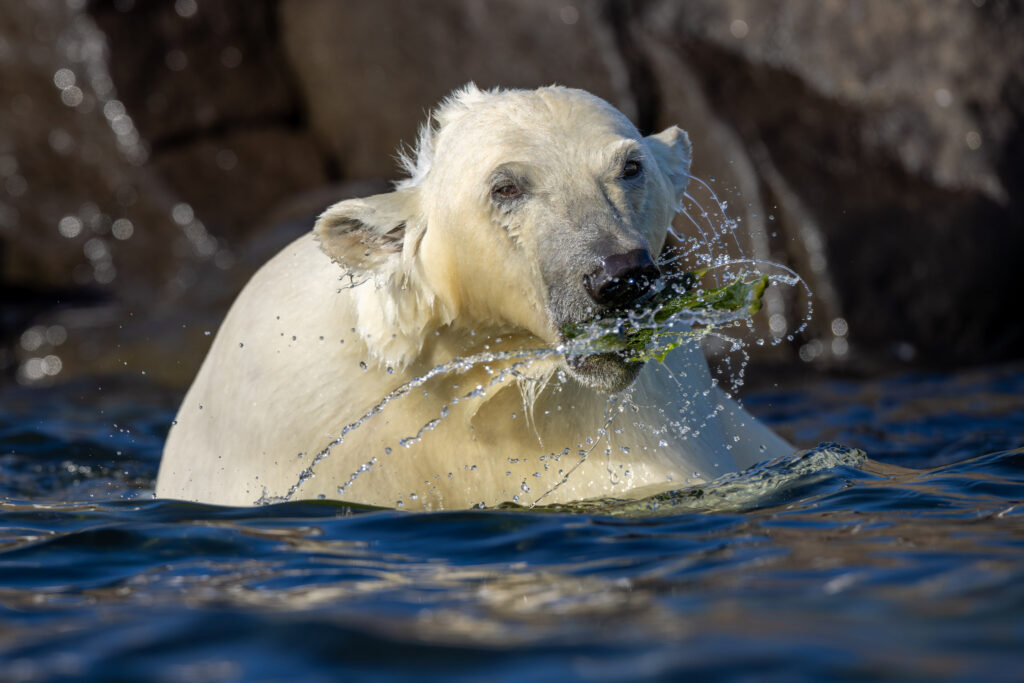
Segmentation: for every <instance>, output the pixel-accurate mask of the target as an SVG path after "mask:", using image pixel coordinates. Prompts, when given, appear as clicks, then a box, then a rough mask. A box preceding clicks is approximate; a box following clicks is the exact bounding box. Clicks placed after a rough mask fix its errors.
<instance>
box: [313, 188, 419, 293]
mask: <svg viewBox="0 0 1024 683" xmlns="http://www.w3.org/2000/svg"><path fill="white" fill-rule="evenodd" d="M418 214H419V209H418V201H417V196H416V191H415V189H403V190H396V191H394V192H387V193H385V194H377V195H373V196H371V197H363V198H361V199H346V200H345V201H343V202H338V203H337V204H335V205H334V206H332V207H330V208H329V209H327V210H326V211H324V213H323V214H322V215H321V216H320V218H319V219H317V222H316V225H315V226H314V228H313V232H314V233H315V234H316V237H317V239H318V240H319V241H320V248H321V249H323V250H324V253H326V254H327V255H328V256H330V257H331V259H332V260H334V261H337V262H338V263H340V264H342V265H343V266H346V267H347V268H350V269H352V270H357V271H360V272H364V273H372V272H376V273H380V272H381V271H384V270H387V269H388V268H389V267H391V268H394V267H396V266H397V265H398V264H399V263H400V261H401V257H402V252H403V250H405V249H406V248H407V243H408V249H409V250H413V249H415V247H416V246H417V245H418V242H419V237H420V236H421V233H422V231H419V230H416V229H415V227H416V226H417V225H419V223H420V222H421V220H420V218H419V215H418Z"/></svg>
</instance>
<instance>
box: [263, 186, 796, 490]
mask: <svg viewBox="0 0 1024 683" xmlns="http://www.w3.org/2000/svg"><path fill="white" fill-rule="evenodd" d="M693 179H694V180H695V181H696V182H697V183H698V184H699V185H700V186H702V187H703V188H705V189H706V190H707V192H708V193H709V195H710V197H711V200H712V202H713V203H714V210H712V211H708V210H706V209H705V208H704V207H703V206H702V205H701V204H700V202H699V201H698V200H697V199H696V198H695V197H694V196H693V195H691V194H689V193H687V194H686V195H685V198H686V199H687V200H688V201H689V202H690V203H691V204H692V205H693V206H694V207H696V211H695V213H696V215H697V216H698V217H699V218H700V219H701V220H700V221H698V220H696V219H695V218H694V215H693V214H691V213H690V212H689V211H688V210H687V209H686V207H684V206H683V205H682V204H680V206H679V207H677V208H678V210H679V212H681V213H682V214H683V215H684V216H686V218H687V219H688V220H689V221H690V222H691V223H692V224H693V226H694V228H695V229H696V231H697V236H696V237H692V238H686V237H684V236H682V235H680V234H679V233H677V232H676V231H675V230H674V229H671V228H670V232H671V235H672V236H673V238H674V239H675V240H676V242H677V244H676V245H671V246H668V247H666V248H665V249H664V251H663V253H662V254H661V255H660V257H659V259H658V265H659V267H660V268H661V269H662V271H663V272H666V273H672V272H679V271H681V270H687V269H692V268H694V267H695V266H696V267H699V268H701V269H702V270H703V271H704V272H706V273H707V274H708V275H709V276H710V278H711V279H712V280H713V281H714V282H715V283H716V284H721V283H722V282H729V281H732V280H736V279H742V278H746V277H749V276H751V275H757V276H766V277H767V279H768V282H769V283H771V284H772V285H774V286H784V287H800V288H802V289H803V291H804V292H805V294H806V295H807V300H808V306H807V311H806V313H805V315H804V316H803V319H802V321H801V323H800V325H799V327H798V328H797V329H795V330H793V331H792V332H791V333H790V334H789V338H790V339H792V336H793V335H794V334H799V333H800V332H802V331H803V330H804V329H805V328H806V327H807V324H808V322H809V321H810V318H811V314H812V308H811V306H810V303H809V302H810V297H811V296H812V293H811V290H810V287H809V286H808V285H807V283H806V282H805V281H804V280H803V278H801V277H800V275H799V274H797V273H796V272H794V271H793V270H792V269H790V268H788V267H786V266H784V265H781V264H777V263H773V262H770V261H766V260H763V259H753V258H748V257H747V256H746V254H745V253H744V252H743V248H742V245H741V243H740V241H739V238H738V236H737V235H736V232H737V230H738V227H739V221H738V220H737V219H733V218H731V217H729V215H728V213H727V205H726V203H725V202H723V201H721V200H720V199H719V198H718V196H717V194H715V192H714V190H712V189H711V187H710V185H708V184H707V183H706V182H704V181H703V180H701V179H699V178H693ZM732 248H735V249H736V251H737V252H738V257H735V256H731V255H730V254H729V250H730V249H732ZM364 282H365V280H361V279H360V280H357V279H356V278H353V277H349V278H348V282H347V284H345V285H343V286H342V287H341V288H340V289H339V290H338V291H339V292H341V291H342V289H347V288H350V287H356V286H360V285H363V284H364ZM668 283H669V278H667V277H666V278H662V279H661V280H660V281H659V282H658V283H656V284H655V288H654V293H655V294H657V293H659V292H660V291H661V289H663V288H665V287H667V286H669V284H668ZM698 291H701V290H698ZM658 312H659V309H658V308H653V309H644V308H643V307H642V306H641V307H640V308H639V309H635V310H627V311H621V312H619V313H618V318H617V324H618V325H619V326H621V327H623V328H625V327H629V328H634V329H649V330H651V331H652V333H653V334H654V335H657V337H656V341H655V342H654V343H653V344H652V345H651V346H650V347H648V350H649V351H651V352H652V353H654V354H656V355H657V356H660V357H662V358H663V357H664V354H667V353H669V352H671V351H672V350H674V349H676V348H678V347H681V346H684V345H689V344H700V343H701V342H702V341H703V340H704V339H717V340H721V341H723V342H725V345H726V348H728V349H729V350H730V351H731V352H733V353H736V354H739V360H738V361H737V362H736V363H735V365H733V364H732V361H731V360H726V361H725V364H726V365H728V366H729V368H728V369H729V372H728V373H727V375H728V377H729V384H728V390H727V391H726V396H731V393H734V392H736V391H738V390H739V388H740V387H741V386H742V385H743V381H744V374H745V370H746V367H747V365H748V363H749V354H748V352H747V351H746V342H745V341H743V340H742V339H740V338H739V337H737V336H732V335H731V334H729V333H728V332H731V331H733V330H739V329H740V328H741V327H743V328H745V329H744V331H745V332H751V331H753V326H752V324H751V322H750V313H749V311H748V310H747V309H745V308H741V309H735V310H721V309H716V308H711V307H709V308H705V309H701V310H689V309H683V310H680V311H678V312H676V313H673V314H672V315H670V316H668V318H667V319H664V320H658V319H656V318H655V316H656V315H657V314H658ZM607 322H608V321H607V319H605V320H604V321H603V322H602V324H597V321H592V323H590V324H584V325H582V326H580V333H579V334H576V335H574V336H573V337H572V338H571V339H565V340H564V341H563V342H562V343H560V344H558V345H556V346H553V347H542V348H533V349H520V350H511V351H490V350H487V351H484V352H482V353H478V354H474V355H471V356H466V357H456V358H453V359H452V360H451V361H448V362H446V363H442V364H440V365H437V366H435V367H434V368H432V369H430V370H429V371H427V372H426V373H424V374H422V375H420V376H417V377H414V378H412V379H411V380H409V381H408V382H405V383H404V384H402V385H400V386H399V387H397V388H396V389H394V390H392V391H391V392H390V393H388V394H387V395H386V396H384V397H383V398H381V399H380V400H379V401H378V402H377V403H376V404H375V405H374V406H373V407H371V408H370V409H369V410H367V411H366V412H365V413H364V414H363V415H362V416H361V417H360V418H359V419H357V420H355V421H354V422H351V423H349V424H347V425H345V426H344V427H342V429H341V431H340V434H339V436H338V437H337V438H335V439H334V440H333V441H331V442H330V443H328V444H327V445H326V446H325V447H324V448H323V449H321V450H320V451H319V452H318V453H317V454H316V455H315V456H314V457H313V458H312V460H311V461H310V463H309V464H308V465H307V466H306V468H305V469H303V470H302V472H300V473H299V476H298V478H297V480H296V481H295V483H294V484H293V485H292V486H291V487H289V489H288V491H287V492H286V493H285V494H284V495H283V496H271V495H269V493H268V492H267V491H266V490H264V491H263V495H261V497H260V498H259V499H258V500H256V501H255V504H256V505H264V504H270V503H280V502H286V501H289V500H292V499H293V497H294V496H295V495H296V494H297V493H298V492H299V491H300V489H301V488H302V486H303V485H304V484H305V483H306V482H308V481H309V480H311V479H312V478H314V477H315V476H316V468H317V466H318V465H319V464H320V463H321V462H323V461H324V460H325V459H326V458H328V457H330V455H331V453H332V451H333V450H334V449H335V448H336V447H337V446H339V445H341V444H342V443H343V442H344V441H345V438H346V437H347V436H348V435H349V434H350V433H351V432H352V431H353V430H355V429H358V428H360V427H362V426H363V425H365V424H366V423H367V422H368V421H370V420H372V419H373V418H374V417H375V416H377V415H379V414H381V413H382V412H383V411H384V410H385V408H386V407H387V406H388V405H389V404H390V403H392V402H393V401H395V400H397V399H399V398H402V397H403V396H406V395H408V394H409V393H410V392H412V391H413V390H414V389H417V388H420V387H423V386H424V385H425V384H426V383H427V382H428V381H430V380H432V379H434V378H436V377H441V376H444V375H449V374H465V373H467V372H468V371H470V370H471V369H473V368H475V367H477V366H481V367H483V368H484V369H485V370H486V372H487V373H488V375H490V379H489V380H488V381H487V383H486V384H481V385H477V386H475V387H474V388H473V389H472V390H470V391H468V392H466V393H465V394H464V395H462V396H458V397H455V398H453V399H452V400H451V401H450V403H445V404H444V405H443V406H442V407H441V409H440V411H439V413H438V415H437V416H436V417H433V418H431V419H429V420H427V421H426V422H424V423H423V424H422V425H421V426H420V427H419V429H418V430H416V431H415V433H412V434H409V435H407V436H405V437H403V438H401V439H399V440H398V441H397V445H398V446H399V447H400V450H399V451H398V452H393V451H392V449H391V448H390V447H388V448H387V449H386V451H385V454H384V455H385V456H386V457H387V458H393V457H399V456H400V452H401V450H405V449H407V448H410V447H411V446H413V445H414V444H416V443H418V442H420V441H421V440H423V439H424V438H425V437H426V435H427V434H428V433H429V432H432V431H433V430H435V429H436V428H437V427H438V426H439V425H440V424H441V422H442V421H443V420H444V419H446V418H447V417H448V416H449V415H450V413H451V407H452V406H453V405H455V404H458V403H459V402H460V401H464V400H469V399H473V398H483V397H485V396H486V395H487V393H488V391H491V390H492V389H493V388H494V387H496V386H502V385H504V384H505V383H506V382H507V381H509V380H518V381H519V383H520V384H523V383H530V382H534V380H535V379H536V378H532V377H530V376H529V375H528V374H526V373H524V372H522V371H523V370H524V369H525V368H527V367H528V366H530V365H531V364H532V363H535V362H537V361H541V360H545V359H550V358H555V357H560V356H588V355H593V354H599V353H605V352H607V349H604V348H602V339H603V338H605V337H606V336H607V334H608V325H607ZM780 341H781V337H779V336H774V337H772V338H771V339H770V340H768V343H771V344H772V345H775V344H778V343H780ZM754 343H757V344H759V345H763V344H764V343H766V340H765V339H764V338H756V339H755V340H754ZM726 358H728V357H726ZM504 363H511V364H510V365H507V366H506V367H504V368H500V369H497V370H495V369H494V366H497V365H499V364H504ZM361 366H363V364H361ZM560 375H561V376H560V377H559V382H564V381H565V379H566V378H565V377H564V375H562V373H560ZM673 378H674V379H676V382H677V384H678V385H679V387H680V389H681V390H682V389H683V387H682V384H681V383H679V381H678V378H675V377H674V376H673ZM713 382H717V380H713ZM541 384H542V385H546V384H547V378H545V379H544V381H543V382H541ZM521 389H522V387H521ZM541 390H543V386H541V387H540V388H539V389H538V388H536V387H534V388H533V390H532V392H527V393H530V394H531V395H536V394H537V393H539V391H541ZM630 405H631V399H630V393H629V390H628V389H627V390H626V391H624V392H622V393H620V394H613V395H611V396H610V397H609V399H608V402H607V403H606V405H605V415H604V420H603V422H602V424H601V427H600V428H598V430H597V433H596V434H594V435H591V436H589V437H587V438H585V439H584V440H583V443H582V444H580V445H581V446H582V445H584V444H585V445H586V447H585V448H579V449H578V451H577V457H578V459H577V461H576V462H575V463H574V464H573V465H572V466H571V467H569V468H568V470H566V471H565V472H564V473H563V474H562V476H561V477H560V478H559V480H558V481H556V482H555V483H554V484H553V485H550V486H549V487H548V488H547V489H546V490H545V491H544V492H543V493H542V494H541V495H540V496H538V497H537V498H536V499H535V501H534V502H533V505H537V504H539V503H541V501H543V500H544V499H545V498H547V497H548V496H550V495H551V494H552V493H554V492H555V491H556V490H558V488H559V487H561V486H562V485H564V484H565V483H567V482H568V481H569V479H570V478H571V477H572V475H573V474H574V473H575V472H576V471H577V470H578V469H579V467H580V466H581V465H582V464H583V463H584V462H586V461H587V459H588V458H589V457H590V456H591V454H592V453H594V452H595V451H596V450H597V449H598V448H599V446H600V445H601V444H606V446H605V449H606V454H607V455H609V456H610V446H608V445H607V434H608V430H609V429H610V428H611V426H612V424H613V422H614V420H615V418H616V416H617V415H619V414H621V413H622V412H623V411H625V410H627V409H628V408H629V406H630ZM524 407H525V403H524ZM721 410H723V406H716V407H715V408H714V409H713V410H712V411H711V412H710V413H709V414H707V415H702V416H699V419H697V420H693V421H690V420H682V419H680V418H679V417H674V416H667V415H666V416H665V423H664V424H662V425H642V426H641V427H642V428H644V429H646V430H648V431H650V432H651V433H658V432H659V430H660V431H665V432H671V433H672V434H673V435H674V436H676V437H678V438H682V439H685V438H689V437H691V436H692V437H697V436H699V434H700V431H701V430H702V429H703V428H704V426H705V425H706V424H707V423H708V421H709V420H711V419H713V418H714V417H715V416H716V415H717V414H718V413H719V412H720V411H721ZM526 422H527V424H532V416H531V415H530V413H529V411H527V420H526ZM538 438H539V436H538ZM726 448H727V449H729V448H731V445H728V444H727V445H726ZM378 462H380V459H379V458H378V457H373V458H370V459H368V460H366V461H365V462H363V463H362V464H361V465H360V466H359V467H358V469H357V470H356V471H354V472H352V473H350V475H349V476H348V478H347V479H346V480H345V481H344V482H343V483H342V484H340V485H338V487H337V492H338V495H339V496H342V495H344V494H345V493H346V492H347V491H348V489H349V487H351V485H352V484H353V483H354V482H355V481H356V480H357V479H359V477H361V476H362V475H364V474H366V473H368V472H370V471H371V470H372V469H373V467H374V466H375V465H376V464H377V463H378ZM615 476H617V475H616V474H614V473H612V472H611V471H610V470H609V477H610V478H614V477H615ZM694 478H695V479H698V480H699V479H700V478H701V477H700V475H699V474H696V473H695V475H694ZM428 484H429V482H428ZM524 486H525V483H524Z"/></svg>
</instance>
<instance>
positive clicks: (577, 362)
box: [565, 353, 644, 394]
mask: <svg viewBox="0 0 1024 683" xmlns="http://www.w3.org/2000/svg"><path fill="white" fill-rule="evenodd" d="M565 362H566V365H567V366H568V369H569V374H570V375H572V376H573V377H574V378H576V380H577V381H578V382H580V384H582V385H584V386H586V387H589V388H591V389H594V390H595V391H600V392H602V393H606V394H614V393H615V392H617V391H622V390H623V389H625V388H627V387H628V386H629V385H630V384H632V383H633V382H634V381H635V380H636V378H637V375H639V374H640V370H641V369H643V367H644V364H643V363H636V362H627V361H626V360H625V359H624V358H623V357H622V355H621V354H618V353H596V354H593V355H590V356H567V357H566V359H565Z"/></svg>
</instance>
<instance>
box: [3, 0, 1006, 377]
mask: <svg viewBox="0 0 1024 683" xmlns="http://www.w3.org/2000/svg"><path fill="white" fill-rule="evenodd" d="M470 80H472V81H475V82H476V83H477V84H478V85H480V86H482V87H491V86H496V85H501V86H507V87H536V86H538V85H545V84H549V83H553V82H558V83H562V84H566V85H572V86H576V87H581V88H585V89H587V90H591V91H593V92H595V93H597V94H599V95H601V96H603V97H605V98H606V99H608V100H609V101H610V102H612V103H613V104H615V105H616V106H617V107H619V108H620V109H621V110H622V111H623V112H625V113H626V114H627V115H629V116H630V117H631V118H632V119H633V120H634V121H635V122H636V123H637V125H638V127H639V128H640V129H641V131H642V132H644V133H649V132H655V131H658V130H660V129H662V128H663V127H665V126H667V125H670V124H673V123H678V124H679V125H681V126H682V127H684V128H686V129H688V130H689V131H690V134H691V137H692V138H693V140H694V142H695V164H694V169H693V171H694V173H695V174H696V175H697V176H699V177H701V178H703V179H705V180H706V181H708V183H709V184H710V185H711V187H712V188H713V189H714V191H715V193H717V195H718V196H719V197H720V198H721V199H722V200H723V201H724V202H726V203H727V204H728V212H729V214H730V215H731V216H732V217H734V218H735V219H737V220H738V231H739V233H740V234H741V238H742V239H741V241H742V242H743V246H744V249H745V251H746V253H747V254H748V255H750V256H753V257H756V258H765V259H771V260H774V261H777V262H780V263H785V264H788V265H789V266H791V267H792V268H794V269H795V270H797V271H798V272H800V273H801V274H802V275H803V276H804V277H805V278H806V280H807V281H808V283H809V284H810V286H811V288H812V289H813V291H814V297H813V299H812V301H813V305H814V318H813V320H812V322H811V323H810V324H809V325H808V326H807V327H806V329H804V330H803V331H802V332H800V333H799V334H797V335H794V339H793V340H792V341H787V340H784V341H783V342H782V343H781V344H779V345H776V346H772V345H770V344H768V345H765V346H764V347H763V348H762V347H753V346H752V347H751V348H752V351H753V352H754V354H755V359H754V360H755V365H756V366H757V367H761V368H769V369H770V368H780V369H781V371H783V372H792V371H794V370H797V369H798V370H799V371H800V372H804V373H806V372H808V371H809V370H820V371H827V372H847V373H861V374H864V373H878V372H885V371H890V370H892V369H895V368H898V367H905V366H908V365H910V366H915V367H929V368H938V369H944V370H949V369H955V368H958V367H962V366H965V365H969V364H977V363H988V362H999V361H1006V360H1012V359H1020V358H1022V357H1024V315H1022V314H1021V313H1020V306H1019V303H1018V301H1019V299H1020V294H1019V290H1020V286H1019V282H1020V278H1019V277H1018V272H1019V270H1020V262H1021V259H1022V254H1024V212H1022V196H1024V135H1022V133H1024V8H1022V5H1021V3H1018V2H1009V1H1006V0H1003V1H1000V0H987V1H986V0H973V1H968V0H906V1H904V2H870V1H868V0H863V1H860V2H858V1H856V0H848V1H846V0H688V1H687V2H670V1H667V0H635V1H626V0H621V1H620V0H488V1H484V0H432V1H431V2H429V3H427V2H405V1H402V0H376V1H375V2H366V1H365V0H276V1H275V0H167V1H161V2H157V1H153V0H146V1H142V0H139V1H137V2H133V1H132V0H94V1H91V2H86V1H85V0H66V1H63V0H50V1H46V0H25V2H16V3H15V2H12V3H6V4H5V6H4V10H3V12H2V13H0V376H2V377H3V378H4V380H0V381H11V380H17V381H20V382H22V383H29V384H31V383H48V382H54V381H62V380H66V379H73V378H75V377H81V376H83V375H90V376H94V375H103V374H107V373H130V374H139V373H145V374H147V375H148V376H150V377H151V378H155V379H156V380H158V381H160V382H163V383H165V384H167V385H169V386H171V387H183V386H185V385H187V382H188V381H189V380H190V379H191V377H192V375H193V374H194V372H195V370H196V369H197V367H198V364H199V362H200V361H201V359H202V356H203V353H204V352H205V349H206V346H207V345H208V343H209V341H210V338H211V337H210V333H211V332H213V331H215V330H216V325H217V323H218V321H219V319H220V317H221V316H222V315H223V312H224V310H225V308H226V306H227V305H228V304H229V303H230V301H231V300H232V298H233V296H234V294H235V293H236V292H237V291H238V289H240V287H241V286H242V285H243V284H244V282H245V281H246V279H247V278H248V277H249V275H251V273H252V272H253V271H254V270H255V268H257V267H258V266H259V264H260V263H262V262H263V261H264V260H265V259H266V258H268V257H269V256H270V255H271V254H273V253H274V252H275V251H276V250H277V249H279V248H280V247H281V246H283V245H284V244H285V243H287V242H288V241H289V240H291V239H292V238H294V237H295V236H296V235H298V234H300V233H301V232H303V231H305V230H308V229H309V228H310V226H311V222H312V218H313V216H315V215H316V213H318V212H319V211H320V210H322V209H323V208H324V207H325V206H327V205H328V204H329V203H331V202H333V201H336V200H338V199H340V198H343V197H346V196H355V195H360V194H368V193H372V192H377V191H381V190H383V189H386V187H387V181H389V180H393V179H394V178H395V174H396V167H395V163H394V152H395V150H396V148H397V147H398V146H399V144H400V143H402V142H405V143H410V142H412V141H413V140H414V136H415V131H416V127H417V125H418V123H419V122H420V121H421V120H422V119H423V117H424V114H425V112H426V111H427V110H429V108H430V107H431V106H432V105H433V104H435V103H436V102H437V101H438V100H439V99H440V98H441V97H443V96H444V95H445V94H446V93H447V92H449V91H450V90H452V89H453V88H455V87H458V86H460V85H462V84H464V83H466V82H467V81H470ZM694 195H695V198H697V199H698V201H699V202H700V203H701V204H702V205H703V206H704V207H705V208H708V209H714V207H715V204H714V202H713V201H712V199H711V197H710V194H709V193H708V192H707V191H705V190H703V188H699V187H695V188H694ZM716 211H717V209H716V210H715V211H712V212H711V213H712V214H715V213H716ZM712 218H715V216H712ZM680 229H681V230H683V231H686V230H688V229H689V228H688V227H687V223H686V221H685V220H684V221H683V222H681V223H680ZM769 291H770V292H771V296H770V297H769V299H768V301H767V304H768V305H767V308H768V310H767V312H766V314H765V315H763V316H761V318H762V319H763V322H762V323H761V325H762V328H763V330H764V333H765V334H767V335H768V336H771V335H778V336H782V337H784V336H785V335H786V333H787V331H789V330H791V329H793V328H795V327H797V326H798V325H799V323H800V320H801V318H802V316H803V311H804V310H805V306H806V303H807V302H806V301H805V300H804V299H803V298H801V297H800V296H799V295H795V294H793V293H792V292H787V291H782V290H781V289H779V288H776V289H775V291H772V290H769ZM768 374H771V373H768ZM750 376H751V378H752V379H754V380H756V378H757V376H758V373H757V372H753V373H750Z"/></svg>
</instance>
